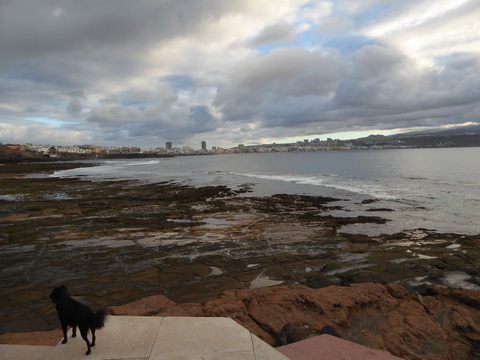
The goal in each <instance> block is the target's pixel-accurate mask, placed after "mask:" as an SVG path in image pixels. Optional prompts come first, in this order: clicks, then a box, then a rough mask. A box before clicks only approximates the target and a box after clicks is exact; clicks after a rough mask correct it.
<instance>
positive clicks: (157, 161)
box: [123, 160, 162, 166]
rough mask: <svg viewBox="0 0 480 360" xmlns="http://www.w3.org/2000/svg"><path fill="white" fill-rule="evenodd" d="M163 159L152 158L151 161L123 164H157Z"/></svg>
mask: <svg viewBox="0 0 480 360" xmlns="http://www.w3.org/2000/svg"><path fill="white" fill-rule="evenodd" d="M161 162H162V161H161V160H150V161H142V162H134V163H125V164H123V165H127V166H137V165H156V164H160V163H161Z"/></svg>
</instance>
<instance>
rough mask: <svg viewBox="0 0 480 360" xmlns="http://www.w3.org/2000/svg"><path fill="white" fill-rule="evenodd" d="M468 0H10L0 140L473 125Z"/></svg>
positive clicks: (246, 135)
mask: <svg viewBox="0 0 480 360" xmlns="http://www.w3.org/2000/svg"><path fill="white" fill-rule="evenodd" d="M479 18H480V2H478V1H477V0H459V1H451V0H438V1H434V2H433V1H431V0H415V1H411V0H405V1H389V0H358V1H350V0H278V1H266V0H265V1H264V0H231V1H224V0H198V1H193V2H190V1H187V2H184V1H173V0H163V1H154V2H138V3H134V2H131V1H126V0H102V1H101V2H95V1H88V0H87V1H74V0H62V1H61V2H52V1H50V0H37V1H34V2H31V1H27V0H15V1H4V2H2V3H1V5H0V53H1V54H2V56H1V57H0V84H1V86H0V142H1V143H37V144H48V143H63V144H65V145H69V144H71V145H73V144H89V143H94V144H98V145H101V146H140V147H142V148H154V147H157V146H161V144H165V143H166V142H167V141H171V142H173V143H174V144H177V145H178V146H198V144H200V143H201V141H206V142H207V144H209V147H212V146H220V147H225V148H228V147H233V146H235V145H237V144H240V143H242V144H264V143H273V142H279V143H280V142H295V141H298V140H301V139H304V138H327V137H331V138H339V139H344V140H346V139H352V138H358V137H363V136H367V135H369V134H383V135H389V134H395V133H398V132H405V131H409V130H412V129H422V128H436V127H442V126H451V125H459V124H466V123H475V122H478V121H479V120H478V119H479V118H480V97H479V96H478V89H480V77H479V73H480V31H479V29H478V19H479Z"/></svg>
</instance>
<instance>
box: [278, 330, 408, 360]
mask: <svg viewBox="0 0 480 360" xmlns="http://www.w3.org/2000/svg"><path fill="white" fill-rule="evenodd" d="M277 350H278V351H279V352H281V353H282V354H283V355H285V356H286V357H288V358H289V359H290V360H402V359H401V358H399V357H396V356H393V355H391V354H389V353H386V352H384V351H380V350H373V349H369V348H367V347H365V346H362V345H358V344H355V343H352V342H350V341H347V340H343V339H339V338H337V337H335V336H331V335H319V336H315V337H313V338H310V339H306V340H302V341H298V342H295V343H292V344H289V345H285V346H281V347H278V348H277Z"/></svg>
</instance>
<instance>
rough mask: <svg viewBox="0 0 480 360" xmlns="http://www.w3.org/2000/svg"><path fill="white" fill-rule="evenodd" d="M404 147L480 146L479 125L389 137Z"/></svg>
mask: <svg viewBox="0 0 480 360" xmlns="http://www.w3.org/2000/svg"><path fill="white" fill-rule="evenodd" d="M389 138H392V139H395V140H397V141H398V140H399V141H402V142H403V143H404V144H405V145H412V146H421V147H455V146H458V147H463V146H480V125H471V126H459V127H454V128H449V129H434V130H426V131H416V132H409V133H403V134H396V135H391V136H389Z"/></svg>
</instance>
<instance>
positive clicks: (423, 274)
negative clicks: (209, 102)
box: [0, 163, 480, 359]
mask: <svg viewBox="0 0 480 360" xmlns="http://www.w3.org/2000/svg"><path fill="white" fill-rule="evenodd" d="M72 166H78V164H60V163H55V164H33V165H32V164H21V165H19V164H7V165H3V166H0V205H1V206H0V262H1V263H2V264H3V269H4V270H2V283H1V284H0V287H1V289H0V290H1V291H2V294H4V295H3V296H2V299H1V310H0V311H1V317H2V321H1V324H0V327H1V328H0V332H1V333H7V332H8V333H12V332H13V333H15V332H31V331H37V330H49V329H54V328H56V327H57V326H58V325H57V319H56V315H55V310H54V308H53V306H52V304H50V303H49V302H48V294H49V292H50V290H51V288H52V287H53V286H55V285H59V284H66V285H67V286H69V288H70V290H71V293H72V294H75V295H80V296H83V297H84V298H86V299H87V300H88V301H90V302H91V303H93V304H96V305H98V306H104V307H110V308H111V309H112V312H114V313H118V314H121V313H122V311H128V312H127V313H129V314H131V315H135V314H140V313H136V312H135V311H137V310H135V309H136V308H138V307H139V306H140V308H141V306H144V305H141V304H144V303H143V302H148V304H147V305H148V306H147V305H145V308H146V309H147V310H146V312H145V314H150V315H168V314H169V311H170V310H171V311H172V313H171V314H172V315H173V314H177V315H179V314H180V310H182V311H184V312H185V314H187V315H190V316H195V314H196V315H198V316H231V317H233V318H234V319H236V320H237V321H239V322H241V323H242V325H245V326H246V327H247V328H248V329H249V330H251V331H253V332H255V333H256V334H258V335H259V336H260V337H262V338H263V339H265V340H266V341H268V342H270V343H273V342H275V341H277V340H278V337H279V336H280V335H279V334H280V333H281V330H282V327H283V326H285V325H286V324H287V323H291V324H293V325H292V326H293V328H295V327H297V328H298V327H300V328H303V329H305V330H306V333H305V334H304V336H306V335H311V334H313V333H315V332H316V331H319V330H321V329H322V328H324V327H325V326H331V327H333V328H334V329H335V331H336V332H337V333H338V334H339V335H340V336H342V337H344V338H347V339H352V340H353V341H356V342H360V343H364V344H366V345H368V346H372V347H377V348H381V349H386V350H388V351H390V352H392V353H394V354H395V355H398V356H402V357H405V358H410V359H417V358H418V359H430V358H431V359H434V358H435V359H436V358H438V359H443V358H445V359H447V358H449V357H446V356H447V355H446V354H450V355H448V356H453V355H452V354H454V355H458V357H457V356H453V357H451V358H452V359H453V358H455V359H462V358H465V359H468V357H461V356H466V355H465V354H468V353H470V354H474V353H475V352H477V353H478V352H479V350H478V340H479V339H478V338H477V337H476V336H478V334H479V331H478V329H479V328H478V318H479V314H478V312H475V311H476V310H477V309H478V308H479V301H478V291H479V290H478V289H480V287H479V285H480V235H476V236H471V235H469V236H467V235H462V234H442V233H438V232H436V231H434V230H428V229H405V230H404V231H402V232H399V233H397V234H393V235H379V236H374V237H372V236H365V235H361V234H352V233H343V232H342V226H344V225H347V224H368V223H379V224H382V223H384V222H386V221H387V220H386V219H384V218H382V216H381V215H382V214H383V213H385V212H386V211H388V209H377V208H376V206H375V201H374V200H373V199H365V200H364V201H363V202H362V203H361V204H359V205H360V206H362V207H364V208H365V211H369V212H368V213H369V214H371V215H368V216H352V215H351V214H350V213H349V209H348V208H343V207H342V206H341V205H339V203H340V202H338V201H337V200H338V199H333V198H326V197H321V196H305V195H286V194H277V195H275V196H271V197H258V196H250V195H249V191H250V187H249V185H248V184H243V185H241V186H238V187H237V188H235V189H230V188H227V187H225V186H207V187H201V188H193V187H189V186H185V185H180V184H176V183H174V182H164V183H156V184H146V183H142V182H126V181H105V182H92V181H84V180H82V179H77V178H67V179H65V178H56V177H49V176H48V174H49V173H51V172H53V171H56V170H59V169H61V168H69V167H72ZM39 174H40V175H39ZM42 174H43V175H42ZM370 211H371V212H370ZM334 214H335V215H334ZM372 282H373V283H376V284H372ZM364 283H365V284H364ZM357 284H360V285H357ZM381 284H384V285H381ZM385 284H392V285H385ZM271 285H285V286H274V287H265V286H271ZM302 285H303V286H302ZM442 287H446V288H445V289H443V288H442ZM453 287H461V288H463V289H464V290H455V289H448V288H453ZM356 292H359V293H358V294H357V293H356ZM364 293H365V294H367V295H368V296H367V295H365V297H363V296H364V295H362V299H364V300H361V302H362V301H363V302H362V303H361V304H360V305H359V304H357V305H355V302H356V301H360V300H359V299H360V295H361V294H364ZM417 293H418V294H419V295H420V296H419V295H418V294H417ZM334 294H337V295H338V296H337V297H335V296H334ZM285 295H286V296H287V297H286V298H285V297H284V296H285ZM151 296H155V297H154V298H151ZM290 298H291V299H292V301H293V303H291V302H290V300H289V301H287V300H288V299H290ZM139 299H146V300H140V301H141V302H140V303H132V302H134V301H137V300H139ZM282 299H283V300H285V301H286V302H283V300H282ZM302 299H303V300H305V302H302ZM306 299H308V301H307V300H306ZM326 299H327V300H328V299H329V300H328V301H327V300H326ZM224 300H225V302H224V303H222V301H224ZM281 300H282V301H281ZM142 301H143V302H142ZM128 303H132V304H131V305H128V306H130V308H128V307H127V308H124V310H122V307H116V306H120V305H123V304H128ZM277 303H278V306H279V308H278V309H277V311H278V317H279V318H275V317H273V314H272V315H271V316H267V317H266V318H265V320H261V315H260V313H261V311H267V308H272V309H274V308H275V306H276V305H275V304H277ZM455 303H456V305H455ZM155 304H160V305H155ZM161 304H164V305H161ZM165 304H166V305H165ZM209 304H210V305H209ZM222 304H223V305H222ZM227 304H231V305H227ZM235 304H236V305H235ZM241 304H243V305H242V306H243V307H244V308H246V309H247V310H248V311H247V310H245V309H243V308H242V307H241V306H240V305H241ZM255 304H263V305H261V306H260V305H259V307H258V315H249V311H251V309H255V306H256V305H255ZM267 304H268V305H267ZM292 304H294V305H295V304H296V305H295V306H296V307H295V309H296V310H295V311H294V310H293V309H294V306H293V305H292ZM302 304H303V305H302ZM312 304H314V305H312ZM328 304H330V305H328ZM335 304H337V305H335ZM349 304H352V305H349ZM387 304H390V305H389V306H390V307H389V306H387ZM407 304H408V306H407ZM167 305H168V306H167ZM234 305H235V306H234ZM237 305H238V306H237ZM410 305H411V308H410ZM454 305H455V306H454ZM162 306H167V307H165V309H167V308H168V309H170V310H168V309H167V310H161V309H160V310H159V307H160V308H161V307H162ZM230 306H232V307H233V308H235V309H236V310H234V311H233V310H232V313H231V314H230V315H229V314H228V311H227V310H225V309H226V308H229V307H230ZM404 307H406V310H405V312H400V313H398V311H400V310H401V309H404ZM263 308H264V309H263ZM125 309H127V310H125ZM152 309H153V310H152ZM199 309H201V311H200V310H199ZM206 309H207V310H206ZM208 309H209V310H208ZM216 309H217V310H216ZM221 309H223V310H221ZM262 309H263V310H262ZM289 309H290V310H289ZM319 309H322V311H323V314H322V311H320V310H319ZM342 309H343V310H342ZM422 309H423V310H422ZM427 309H428V310H427ZM449 309H450V310H449ZM451 309H457V310H451ZM240 310H241V311H240ZM260 310H261V311H260ZM341 310H342V311H343V312H342V311H341ZM239 311H240V312H239ZM245 311H246V312H245ZM402 311H403V310H402ZM421 311H423V312H424V313H425V314H423V315H422V316H424V319H425V322H424V323H421V325H422V326H423V327H420V328H419V329H417V330H412V329H413V328H414V327H412V328H409V327H408V326H409V325H408V324H409V322H411V321H413V320H409V319H410V316H411V319H417V318H418V319H420V317H419V316H420V312H421ZM317 312H318V314H317ZM234 313H235V314H236V315H235V314H234ZM313 313H315V314H317V315H318V316H320V315H321V317H319V318H315V319H317V320H311V321H310V322H308V321H307V318H310V317H312V316H313ZM302 314H303V315H302ZM341 314H343V315H342V316H343V317H342V316H340V315H341ZM362 314H363V315H364V318H362ZM317 315H315V316H317ZM394 315H395V316H394ZM467 315H468V316H467ZM425 316H427V317H428V318H430V320H429V321H427V319H428V318H427V317H425ZM467 317H468V318H469V319H470V318H471V320H472V321H469V322H468V324H467V323H465V324H463V325H462V323H461V320H460V319H466V318H467ZM269 318H271V320H272V323H271V324H270V325H266V323H265V324H264V323H263V321H266V320H269ZM357 318H358V319H357ZM390 318H392V319H393V318H395V319H397V320H398V321H399V322H398V323H390V322H388V321H390V320H389V319H390ZM239 319H243V320H239ZM248 319H250V322H249V321H247V320H248ZM312 319H313V318H312ZM335 319H337V320H338V322H335V321H334V320H335ZM353 319H357V320H355V321H354V320H353ZM379 319H382V321H383V320H385V321H387V320H388V321H387V322H385V324H384V326H383V325H382V326H383V327H382V326H380V325H379ZM269 321H270V320H269ZM362 323H363V324H364V325H362ZM395 324H396V325H395ZM405 324H407V325H408V326H407V325H405ZM435 324H437V325H435ZM449 324H451V329H453V328H455V329H456V330H455V331H456V333H458V334H459V335H458V339H460V340H458V339H457V337H455V339H456V340H452V341H450V340H449V339H446V338H442V336H444V335H445V334H449V333H441V330H442V331H451V332H452V331H453V330H447V329H450V328H449V327H448V326H450V325H449ZM305 325H307V327H308V328H305ZM362 326H363V327H362ZM390 326H393V328H392V329H390V330H389V327H390ZM415 326H417V325H415ZM418 326H420V325H418ZM429 326H432V327H429ZM401 327H403V328H401ZM415 329H416V328H415ZM363 330H365V331H366V332H365V331H363ZM362 331H363V332H362ZM401 331H405V333H399V332H401ZM422 331H425V332H426V333H425V334H429V335H425V334H423V335H422ZM307 333H308V334H307ZM390 333H391V334H396V335H395V337H397V338H398V337H400V338H401V339H402V341H403V343H402V344H404V345H389V344H390V343H392V344H394V343H395V342H394V341H393V340H392V339H391V338H390V335H389V334H390ZM365 334H368V336H367V335H365ZM442 334H443V335H442ZM452 334H453V332H452ZM475 334H477V335H475ZM4 336H5V335H4ZM4 336H2V339H3V338H4ZM355 336H356V337H355ZM426 336H427V337H428V336H433V337H432V339H433V340H432V342H431V343H428V342H427V340H425V338H426ZM53 337H55V336H53ZM450 337H452V335H450V334H449V336H448V338H450ZM372 339H375V341H376V342H375V341H374V340H372ZM415 339H417V340H418V341H419V342H418V344H419V345H418V346H417V347H418V349H420V348H425V349H426V350H422V351H426V352H427V353H425V354H423V353H421V351H420V350H418V349H417V348H416V347H415V346H413V345H410V347H409V349H410V350H411V351H412V353H408V351H407V350H408V349H407V345H406V344H408V343H411V342H414V340H415ZM439 339H443V340H442V341H443V342H441V341H440V340H439ZM452 339H453V338H452ZM2 341H3V340H2ZM398 341H400V340H398ZM422 341H423V342H422ZM420 344H421V345H420ZM453 344H456V345H453ZM458 344H463V345H461V346H460V345H458ZM427 345H428V346H427ZM396 346H397V347H398V348H396ZM399 349H400V350H399ZM415 349H417V350H415ZM462 349H463V350H462ZM435 354H437V355H438V356H436V355H435ZM434 355H435V356H434ZM428 356H430V357H428ZM442 356H443V357H442ZM472 356H473V355H472ZM471 358H473V357H471Z"/></svg>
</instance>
